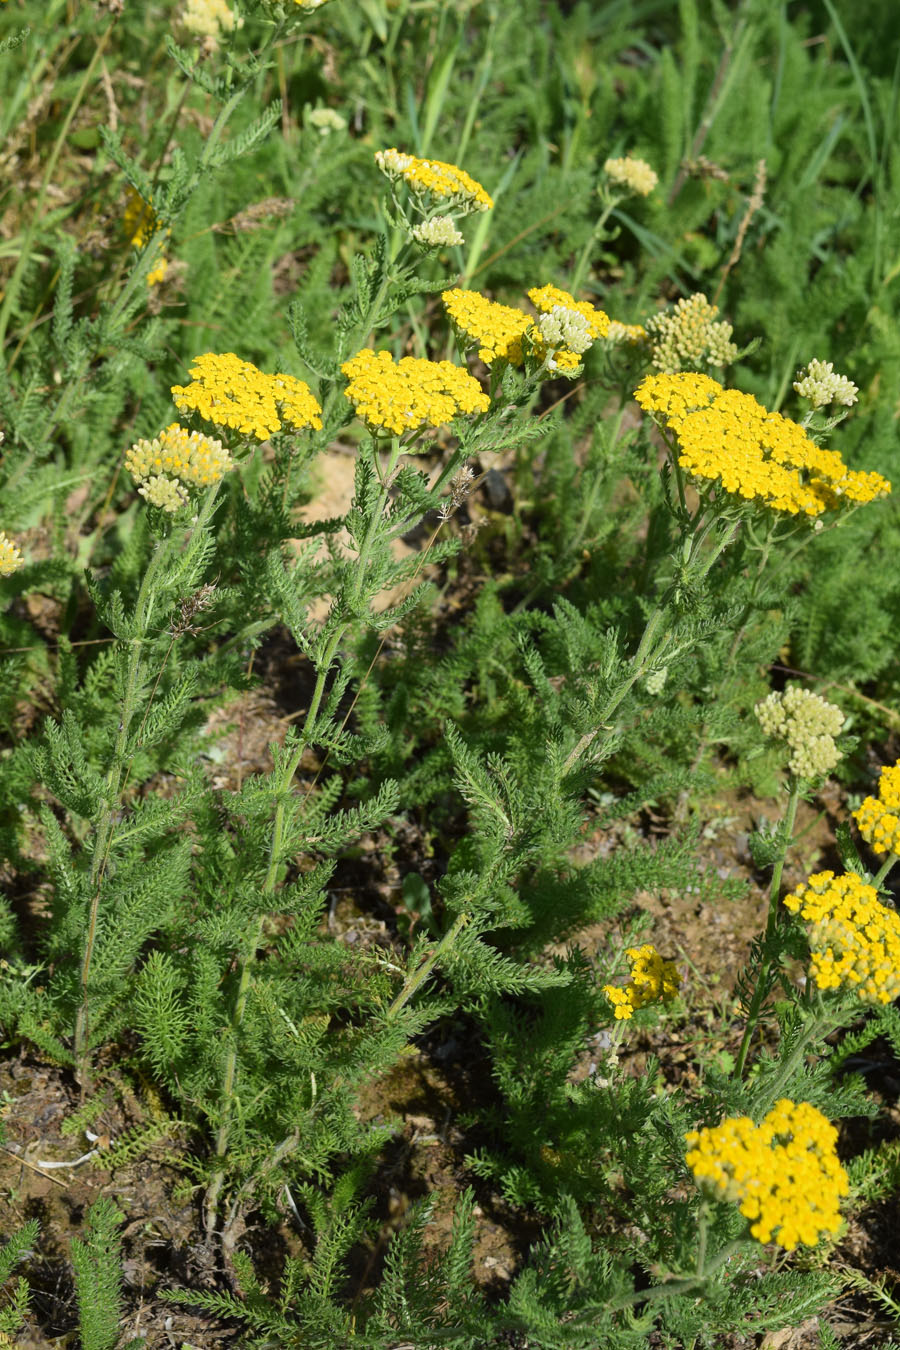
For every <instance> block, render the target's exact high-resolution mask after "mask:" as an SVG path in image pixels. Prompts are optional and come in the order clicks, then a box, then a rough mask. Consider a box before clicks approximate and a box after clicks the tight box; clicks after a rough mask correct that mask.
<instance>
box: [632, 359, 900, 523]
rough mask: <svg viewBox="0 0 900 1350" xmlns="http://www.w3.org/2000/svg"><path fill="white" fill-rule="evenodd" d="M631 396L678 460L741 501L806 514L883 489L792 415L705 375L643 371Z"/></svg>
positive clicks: (884, 484) (886, 487)
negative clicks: (652, 417) (655, 419)
mask: <svg viewBox="0 0 900 1350" xmlns="http://www.w3.org/2000/svg"><path fill="white" fill-rule="evenodd" d="M634 397H635V399H636V400H637V402H638V403H639V404H640V406H641V407H642V408H643V409H644V410H645V412H651V413H655V414H657V415H658V416H659V417H660V418H661V419H662V422H663V425H664V426H665V427H666V428H667V430H669V431H670V432H672V433H673V434H674V437H675V441H676V443H677V447H678V464H679V465H680V466H681V468H683V469H685V470H686V471H687V472H688V473H689V474H690V475H691V476H692V477H693V478H695V479H697V480H699V482H700V485H701V486H703V485H706V484H718V485H720V486H721V487H722V488H723V489H724V490H725V491H726V492H728V493H731V494H734V495H736V496H738V497H741V498H743V499H744V500H745V501H748V502H753V503H756V504H759V505H762V506H765V507H768V508H769V509H771V510H774V511H781V512H784V513H786V514H789V515H798V514H800V513H803V514H805V515H808V516H818V515H821V514H822V512H823V511H826V510H829V509H834V508H837V507H839V506H841V505H843V504H845V503H852V502H870V501H874V499H875V498H876V497H880V496H882V495H883V494H884V493H887V492H890V490H891V485H890V483H889V482H888V481H887V480H886V479H884V478H882V477H881V475H880V474H878V473H864V472H860V473H857V472H854V471H853V470H851V469H848V468H847V466H846V464H845V463H844V461H843V460H842V459H841V456H840V455H839V454H838V453H837V451H834V450H825V449H823V448H822V447H821V446H818V445H816V444H815V442H813V441H811V440H810V439H809V437H808V436H807V435H806V432H805V431H804V430H803V428H802V427H801V426H798V424H797V423H796V422H792V421H791V420H790V418H787V417H783V416H782V414H781V413H777V412H768V411H767V410H766V409H765V408H764V407H763V406H762V404H760V403H757V401H756V399H755V398H753V396H752V395H751V394H742V393H740V392H739V391H738V390H737V389H723V387H722V386H721V385H720V384H719V383H718V382H717V381H716V380H714V379H712V377H711V376H709V375H703V374H700V373H692V372H682V373H676V374H670V375H648V376H647V378H646V379H645V380H644V381H643V382H642V383H641V384H640V386H639V387H638V388H637V389H636V390H635V394H634Z"/></svg>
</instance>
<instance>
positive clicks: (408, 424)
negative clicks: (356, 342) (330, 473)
mask: <svg viewBox="0 0 900 1350" xmlns="http://www.w3.org/2000/svg"><path fill="white" fill-rule="evenodd" d="M341 371H342V372H343V374H344V375H346V376H347V378H348V380H349V381H350V383H349V384H348V385H347V388H346V389H345V390H344V396H345V397H346V398H348V399H349V400H350V402H351V403H352V404H353V406H354V408H355V409H356V413H357V416H358V417H360V418H361V420H362V421H363V422H365V424H366V426H367V427H368V428H369V430H370V431H374V432H379V431H389V432H390V433H391V434H392V435H394V436H402V435H403V433H404V432H405V431H419V430H421V429H422V428H424V427H439V426H443V425H444V423H446V422H449V421H451V419H452V418H454V417H456V415H457V414H458V413H476V412H486V411H487V409H488V407H489V405H490V399H489V398H488V396H487V394H485V393H484V392H483V390H482V388H481V385H480V384H479V383H478V381H477V380H476V379H475V378H474V377H473V376H471V375H470V374H469V372H468V371H467V370H463V369H462V368H461V367H460V366H455V365H454V364H453V363H452V361H425V360H422V359H420V358H419V357H415V356H403V357H401V358H400V360H399V361H397V362H395V361H394V358H393V356H392V355H391V353H390V352H374V351H373V350H372V348H371V347H364V348H363V350H362V351H361V352H357V354H356V355H355V356H353V357H351V358H350V360H349V361H345V362H344V364H343V365H342V366H341Z"/></svg>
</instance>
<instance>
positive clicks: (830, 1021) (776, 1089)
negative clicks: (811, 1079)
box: [755, 1003, 840, 1112]
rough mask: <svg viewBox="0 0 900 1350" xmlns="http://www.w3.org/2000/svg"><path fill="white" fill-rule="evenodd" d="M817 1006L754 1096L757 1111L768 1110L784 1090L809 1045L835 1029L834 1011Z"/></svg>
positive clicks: (838, 1021) (836, 1020)
mask: <svg viewBox="0 0 900 1350" xmlns="http://www.w3.org/2000/svg"><path fill="white" fill-rule="evenodd" d="M819 1007H820V1011H819V1013H818V1015H817V1016H815V1017H813V1018H812V1019H811V1020H810V1021H809V1022H808V1023H807V1024H806V1026H805V1027H804V1028H803V1032H802V1034H801V1036H800V1038H799V1039H798V1041H797V1044H796V1045H795V1046H794V1048H793V1050H792V1051H791V1053H790V1054H789V1055H788V1057H787V1059H786V1060H785V1061H784V1063H783V1064H782V1065H781V1068H780V1069H779V1070H778V1072H777V1073H776V1074H775V1076H774V1078H773V1079H772V1081H771V1083H769V1084H767V1086H766V1088H765V1090H764V1091H763V1092H762V1093H761V1095H760V1096H758V1097H757V1098H756V1102H755V1107H756V1109H757V1110H758V1111H760V1112H763V1111H768V1110H769V1109H770V1108H771V1107H772V1106H774V1104H775V1102H777V1100H778V1097H779V1094H780V1093H781V1092H782V1091H783V1090H784V1086H785V1084H786V1083H788V1082H790V1079H791V1077H792V1075H793V1074H794V1072H795V1071H796V1069H797V1068H798V1066H799V1065H800V1064H801V1063H802V1061H803V1059H804V1057H805V1055H806V1052H807V1050H808V1048H809V1046H810V1045H812V1044H813V1042H815V1041H817V1040H820V1039H821V1038H822V1037H823V1036H827V1035H828V1033H829V1032H831V1031H835V1030H836V1029H837V1026H838V1025H839V1023H840V1019H839V1018H838V1017H836V1015H835V1013H834V1012H826V1011H825V1010H824V1009H823V1008H822V1005H821V1003H820V1005H819Z"/></svg>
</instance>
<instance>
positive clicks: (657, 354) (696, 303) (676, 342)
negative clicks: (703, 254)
mask: <svg viewBox="0 0 900 1350" xmlns="http://www.w3.org/2000/svg"><path fill="white" fill-rule="evenodd" d="M718 312H719V309H718V306H717V305H711V304H710V303H709V301H708V300H707V298H706V296H705V295H703V294H702V293H700V292H699V291H698V292H697V293H696V294H695V295H691V296H687V297H686V298H684V299H681V300H679V301H678V303H677V304H675V305H673V307H672V308H671V309H669V310H665V311H664V312H663V313H661V314H654V315H652V316H651V317H650V318H649V319H648V320H647V324H646V329H647V334H648V338H649V341H650V344H651V346H650V360H651V362H652V364H653V365H654V366H655V367H656V369H657V370H661V371H664V372H665V373H666V374H668V375H671V374H674V373H675V372H676V371H679V370H692V369H693V370H696V369H698V368H699V367H701V366H718V367H723V366H730V365H731V363H732V361H734V360H735V359H736V357H737V354H738V349H737V347H736V346H735V344H734V343H733V342H732V341H731V334H732V331H733V330H732V327H731V324H730V323H721V322H717V320H716V315H717V314H718Z"/></svg>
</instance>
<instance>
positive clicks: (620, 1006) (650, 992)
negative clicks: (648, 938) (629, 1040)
mask: <svg viewBox="0 0 900 1350" xmlns="http://www.w3.org/2000/svg"><path fill="white" fill-rule="evenodd" d="M625 955H626V956H627V957H628V959H629V961H630V962H631V975H630V978H629V981H628V984H627V985H626V986H625V988H624V989H619V988H618V987H617V986H616V985H614V984H605V985H604V986H603V992H604V994H605V995H606V997H607V998H608V999H609V1001H610V1003H611V1004H612V1006H613V1012H614V1013H615V1017H616V1020H617V1021H621V1020H623V1019H626V1020H627V1019H628V1018H629V1017H632V1016H633V1015H634V1012H635V1011H636V1009H638V1008H644V1007H646V1006H647V1004H648V1003H656V1002H657V1001H658V1000H660V999H662V1000H664V1001H668V1000H669V999H671V998H674V997H675V995H676V994H677V993H678V989H679V986H680V985H681V976H680V975H679V974H678V971H677V969H676V968H675V963H674V962H673V961H665V960H664V959H663V958H662V957H661V956H660V954H659V952H658V951H657V950H656V948H655V947H654V946H653V945H652V943H649V942H648V943H645V944H644V946H643V947H628V948H627V949H626V951H625Z"/></svg>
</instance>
